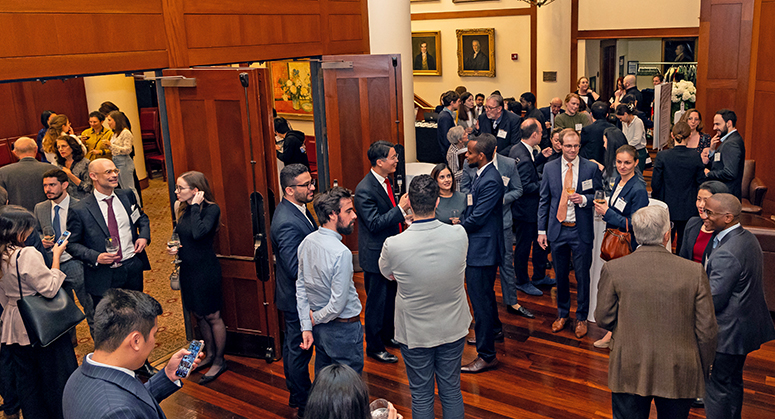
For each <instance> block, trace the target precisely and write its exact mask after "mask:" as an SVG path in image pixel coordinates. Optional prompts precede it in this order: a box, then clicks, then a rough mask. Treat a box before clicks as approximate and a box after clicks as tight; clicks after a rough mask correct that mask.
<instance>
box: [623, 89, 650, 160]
mask: <svg viewBox="0 0 775 419" xmlns="http://www.w3.org/2000/svg"><path fill="white" fill-rule="evenodd" d="M635 112H637V110H636V108H635V103H626V104H625V103H622V104H620V105H619V106H617V107H616V117H617V118H619V120H620V121H622V132H623V133H624V136H625V137H627V143H628V144H629V145H631V146H633V147H635V150H637V151H638V169H640V172H641V173H643V171H644V170H645V169H646V157H648V152H647V151H646V128H645V127H644V126H643V121H641V119H640V118H638V117H637V116H636V115H635Z"/></svg>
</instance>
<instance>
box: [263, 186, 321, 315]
mask: <svg viewBox="0 0 775 419" xmlns="http://www.w3.org/2000/svg"><path fill="white" fill-rule="evenodd" d="M316 229H317V226H315V227H313V225H312V221H310V219H309V218H307V217H306V216H305V215H304V214H302V213H301V211H299V209H298V208H296V206H295V205H293V203H291V202H290V201H288V200H287V199H281V200H280V203H279V204H277V209H275V211H274V216H273V217H272V225H271V227H270V230H269V231H270V235H271V237H272V249H273V251H274V255H275V258H276V262H275V277H276V279H277V285H276V287H275V293H274V300H275V303H277V308H278V309H279V310H283V311H294V312H295V311H296V279H297V278H298V272H299V258H298V254H297V251H298V250H299V244H301V241H302V240H304V238H305V237H307V235H308V234H309V233H312V232H313V231H315V230H316Z"/></svg>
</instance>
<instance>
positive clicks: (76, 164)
mask: <svg viewBox="0 0 775 419" xmlns="http://www.w3.org/2000/svg"><path fill="white" fill-rule="evenodd" d="M56 156H57V162H56V165H57V166H58V167H59V168H60V169H62V171H63V172H65V173H67V183H68V186H67V194H68V195H70V196H72V197H74V198H76V199H83V198H86V197H87V196H88V195H89V194H90V193H91V191H92V183H91V178H89V163H91V162H90V161H89V159H87V158H86V157H84V156H83V148H81V145H80V144H79V143H78V140H76V139H75V138H73V137H71V136H69V135H62V136H61V137H59V138H57V148H56Z"/></svg>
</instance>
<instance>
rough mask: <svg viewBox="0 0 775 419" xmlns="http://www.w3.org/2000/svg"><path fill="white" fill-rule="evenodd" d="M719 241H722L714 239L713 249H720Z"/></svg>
mask: <svg viewBox="0 0 775 419" xmlns="http://www.w3.org/2000/svg"><path fill="white" fill-rule="evenodd" d="M719 241H720V240H719V239H718V237H714V238H713V248H714V249H715V248H717V247H718V243H719Z"/></svg>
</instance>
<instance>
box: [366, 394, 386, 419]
mask: <svg viewBox="0 0 775 419" xmlns="http://www.w3.org/2000/svg"><path fill="white" fill-rule="evenodd" d="M369 411H370V412H371V419H387V417H388V415H389V412H388V401H387V400H385V399H377V400H374V401H373V402H371V404H370V405H369Z"/></svg>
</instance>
